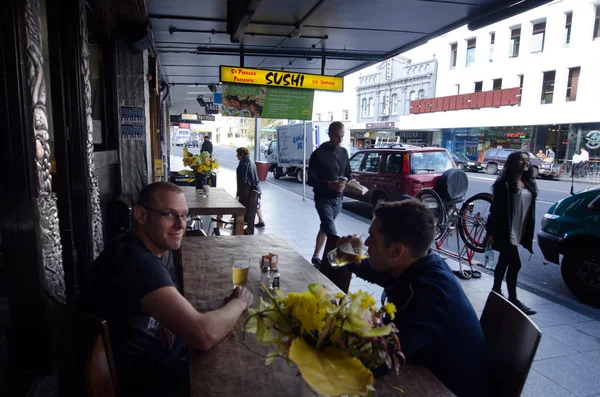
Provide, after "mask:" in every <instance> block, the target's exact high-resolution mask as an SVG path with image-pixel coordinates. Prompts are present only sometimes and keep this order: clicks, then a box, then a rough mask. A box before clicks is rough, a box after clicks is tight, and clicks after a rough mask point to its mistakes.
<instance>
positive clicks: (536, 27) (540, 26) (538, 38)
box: [531, 21, 546, 52]
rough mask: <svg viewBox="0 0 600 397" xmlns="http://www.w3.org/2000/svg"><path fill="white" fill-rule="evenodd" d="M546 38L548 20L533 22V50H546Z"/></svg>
mask: <svg viewBox="0 0 600 397" xmlns="http://www.w3.org/2000/svg"><path fill="white" fill-rule="evenodd" d="M545 38H546V21H543V22H538V23H534V24H533V36H532V37H531V52H543V51H544V39H545Z"/></svg>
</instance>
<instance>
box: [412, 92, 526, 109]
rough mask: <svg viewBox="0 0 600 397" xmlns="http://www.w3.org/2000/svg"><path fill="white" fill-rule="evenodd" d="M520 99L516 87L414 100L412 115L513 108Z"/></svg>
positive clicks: (519, 93)
mask: <svg viewBox="0 0 600 397" xmlns="http://www.w3.org/2000/svg"><path fill="white" fill-rule="evenodd" d="M520 97H521V88H519V87H515V88H506V89H504V90H494V91H486V92H475V93H472V94H461V95H452V96H446V97H437V98H429V99H421V100H414V101H411V102H410V113H411V114H418V113H430V112H431V113H433V112H442V111H444V112H445V111H448V110H461V109H481V108H488V107H497V106H513V105H518V104H519V99H520Z"/></svg>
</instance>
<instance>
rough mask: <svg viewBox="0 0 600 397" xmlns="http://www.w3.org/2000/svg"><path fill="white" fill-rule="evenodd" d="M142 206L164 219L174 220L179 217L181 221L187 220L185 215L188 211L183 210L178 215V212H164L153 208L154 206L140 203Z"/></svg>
mask: <svg viewBox="0 0 600 397" xmlns="http://www.w3.org/2000/svg"><path fill="white" fill-rule="evenodd" d="M142 207H144V208H145V209H147V210H148V211H151V212H154V213H155V214H158V215H160V216H162V217H163V218H164V219H166V220H168V221H176V220H177V219H181V220H182V221H184V222H185V221H186V220H187V217H188V214H189V212H184V213H183V214H181V215H179V214H174V213H172V212H164V211H159V210H155V209H154V208H150V207H146V206H145V205H142Z"/></svg>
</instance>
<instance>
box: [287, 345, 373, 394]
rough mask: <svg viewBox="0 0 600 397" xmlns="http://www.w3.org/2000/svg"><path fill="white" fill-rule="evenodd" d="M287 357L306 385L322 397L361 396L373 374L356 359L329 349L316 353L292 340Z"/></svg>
mask: <svg viewBox="0 0 600 397" xmlns="http://www.w3.org/2000/svg"><path fill="white" fill-rule="evenodd" d="M289 356H290V359H291V360H292V361H293V362H294V363H295V364H296V365H297V366H298V369H299V370H300V373H302V377H303V378H304V380H305V381H306V383H308V384H309V385H310V386H311V387H312V388H313V389H315V390H316V391H317V392H319V393H321V394H324V395H326V396H342V395H346V394H347V395H360V396H364V395H366V394H367V393H368V391H369V389H370V388H371V387H372V386H373V374H372V373H371V371H369V370H368V369H367V368H365V366H364V365H363V364H362V363H361V362H360V360H359V359H357V358H355V357H349V356H348V354H346V353H345V352H343V351H341V350H338V349H335V348H333V347H327V348H325V349H323V350H316V349H315V348H313V347H311V346H309V345H308V344H307V343H306V342H305V341H304V340H303V339H301V338H296V339H295V340H294V341H293V342H292V346H291V348H290V353H289Z"/></svg>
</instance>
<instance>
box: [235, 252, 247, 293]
mask: <svg viewBox="0 0 600 397" xmlns="http://www.w3.org/2000/svg"><path fill="white" fill-rule="evenodd" d="M231 262H232V265H231V279H232V282H233V288H235V287H245V286H246V284H247V283H248V270H249V269H250V259H249V258H245V257H234V258H232V261H231Z"/></svg>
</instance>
